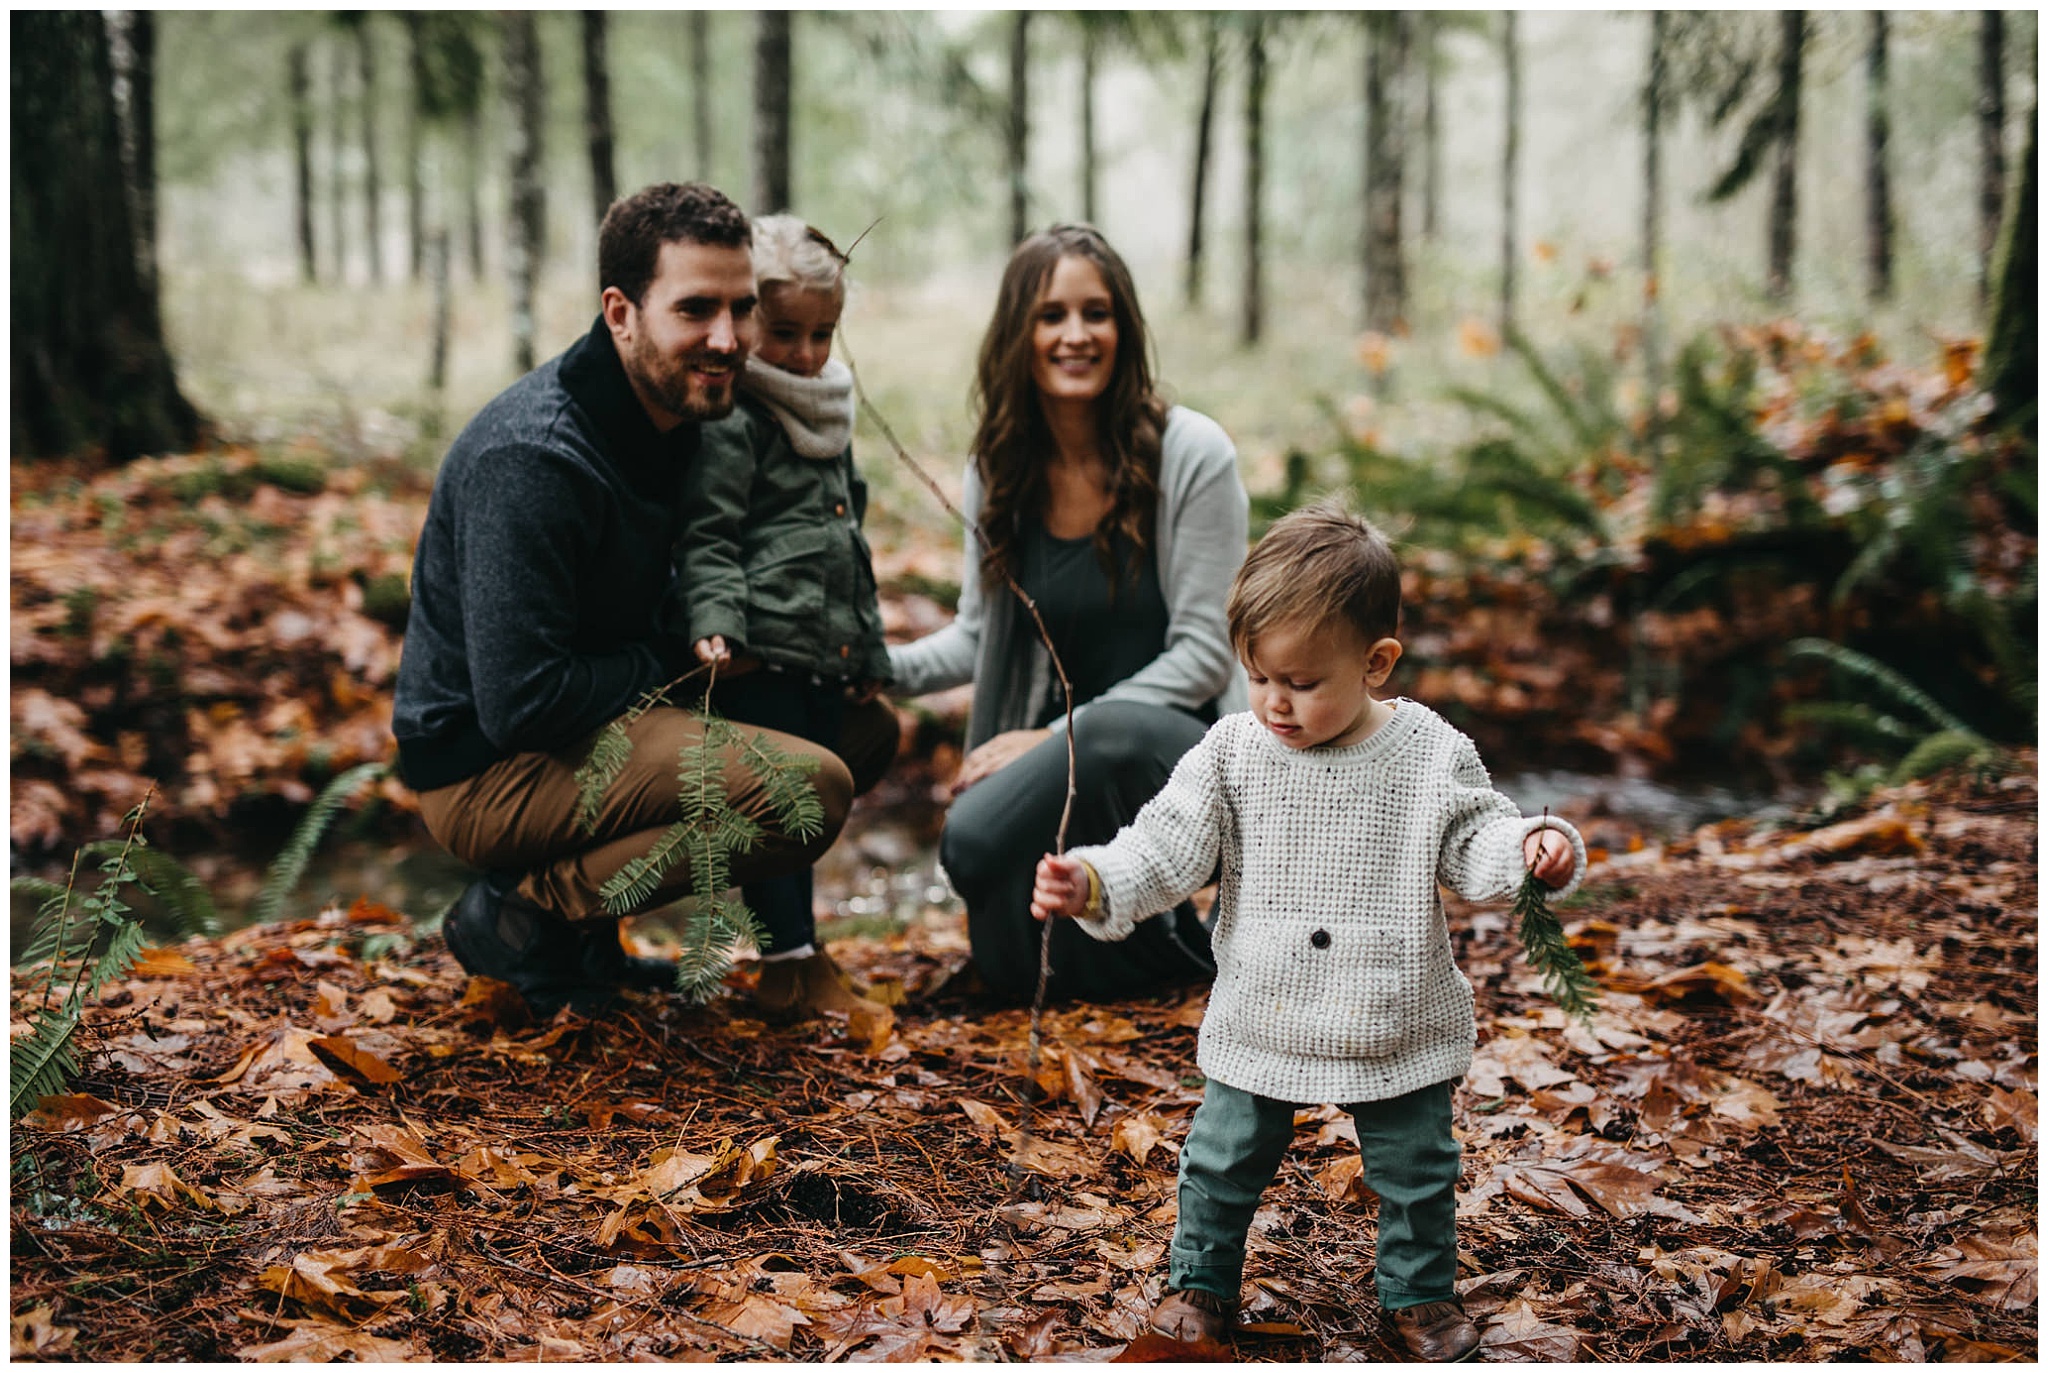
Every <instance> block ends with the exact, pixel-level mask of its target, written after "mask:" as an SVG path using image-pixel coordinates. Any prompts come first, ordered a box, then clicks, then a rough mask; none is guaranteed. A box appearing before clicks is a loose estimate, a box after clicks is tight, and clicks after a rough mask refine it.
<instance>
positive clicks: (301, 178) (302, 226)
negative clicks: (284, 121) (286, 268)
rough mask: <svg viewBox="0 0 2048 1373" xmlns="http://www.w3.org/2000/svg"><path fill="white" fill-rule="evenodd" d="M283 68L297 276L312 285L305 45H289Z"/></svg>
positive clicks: (315, 267)
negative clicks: (289, 128)
mask: <svg viewBox="0 0 2048 1373" xmlns="http://www.w3.org/2000/svg"><path fill="white" fill-rule="evenodd" d="M285 67H286V71H285V87H286V92H285V93H286V98H287V100H288V101H289V103H290V105H291V112H292V114H291V118H292V231H293V236H294V237H295V238H297V240H298V243H299V277H300V279H301V280H303V281H305V282H306V284H307V285H311V284H312V283H313V282H314V280H316V279H317V277H318V276H319V264H318V262H317V260H316V259H315V258H314V256H313V79H312V74H311V73H310V72H308V71H307V69H306V45H305V44H304V43H302V42H300V43H293V44H292V45H291V50H290V51H289V52H288V53H286V55H285Z"/></svg>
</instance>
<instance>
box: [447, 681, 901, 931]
mask: <svg viewBox="0 0 2048 1373" xmlns="http://www.w3.org/2000/svg"><path fill="white" fill-rule="evenodd" d="M740 728H742V729H744V730H745V732H747V733H749V734H753V735H757V736H759V737H760V738H761V739H762V740H763V741H764V742H767V743H771V744H773V745H774V746H775V747H777V748H779V749H781V750H783V751H784V752H786V753H790V754H793V755H796V756H798V757H808V758H815V759H817V760H818V770H817V771H816V772H815V773H813V774H812V776H811V782H812V785H814V786H815V787H816V788H817V790H818V799H819V801H820V802H821V803H823V805H824V809H825V824H824V828H823V829H822V830H821V831H820V832H819V833H818V834H817V835H816V836H815V837H813V838H811V839H809V840H801V841H800V840H797V839H793V838H791V837H790V836H788V835H786V834H784V833H783V832H782V831H781V829H780V828H779V827H778V825H777V823H776V820H775V816H774V814H773V812H772V811H771V810H770V809H769V807H768V798H767V793H766V791H765V790H764V788H763V787H762V786H761V782H760V779H759V778H757V777H756V776H755V775H754V772H753V769H752V768H751V767H750V766H749V765H748V764H747V763H746V761H745V760H744V758H743V757H742V755H741V754H740V753H739V752H738V751H737V750H734V749H727V750H725V751H724V752H725V757H724V763H725V775H724V786H725V794H726V796H727V798H728V800H729V801H730V803H731V805H732V807H733V808H734V809H735V810H737V811H740V812H741V813H742V814H744V815H747V816H749V817H750V818H752V819H753V820H754V821H756V822H757V823H758V824H759V825H760V826H761V828H762V830H763V831H764V833H763V835H762V837H761V838H760V839H759V840H758V841H757V842H756V843H755V845H754V847H753V848H752V849H751V850H749V851H748V852H746V853H744V854H736V855H734V856H733V859H732V882H733V885H734V886H739V885H741V884H742V883H746V882H751V881H754V880H756V879H758V878H762V877H773V876H776V875H778V874H780V873H786V872H793V871H795V870H797V869H798V868H803V867H808V866H810V865H811V864H812V863H815V862H817V861H818V858H819V857H820V856H821V855H823V853H824V852H825V850H827V849H829V848H831V847H832V841H833V840H835V839H837V838H838V837H839V831H840V828H841V827H842V826H844V825H845V823H846V814H847V810H848V808H849V807H850V806H851V805H852V804H853V798H854V796H855V795H856V794H857V793H859V792H863V791H866V790H867V789H868V788H869V787H872V786H873V785H874V784H875V783H876V782H878V781H880V780H881V776H882V773H883V772H884V771H886V770H887V769H888V766H889V763H890V761H891V760H892V759H894V757H895V756H896V742H897V724H896V714H895V711H894V710H893V709H892V708H891V707H890V706H889V704H888V702H886V701H884V700H881V699H879V698H878V699H876V700H874V701H871V702H869V703H868V704H866V705H861V706H848V707H847V711H846V724H845V729H844V732H843V734H842V736H841V740H840V748H839V752H838V753H836V754H835V753H833V752H832V751H830V750H828V749H825V748H821V747H819V746H818V745H816V744H812V743H807V742H805V741H804V740H802V739H798V738H796V737H794V736H792V735H788V734H780V733H777V732H775V731H773V730H765V729H746V727H745V726H740ZM626 732H627V737H628V738H629V739H631V741H632V744H633V751H632V757H631V758H630V760H629V761H628V762H627V764H626V767H625V770H624V771H623V772H621V773H620V775H619V777H618V778H617V780H615V781H614V782H613V783H612V785H611V786H610V787H609V788H608V789H607V790H606V792H605V794H604V798H603V802H602V804H601V805H600V807H599V809H598V812H597V817H596V824H595V826H594V827H593V828H592V829H590V830H586V829H584V828H582V827H580V826H578V825H577V823H576V819H575V816H576V793H577V787H576V769H577V768H579V767H581V766H582V765H583V760H584V759H585V757H587V756H588V754H589V752H590V743H591V739H590V738H586V739H583V740H581V741H579V742H578V743H576V744H575V745H573V746H571V747H568V748H564V749H559V750H556V751H554V752H549V753H519V754H514V755H513V756H512V757H510V758H507V759H505V760H503V761H502V762H498V763H494V764H492V765H491V766H490V767H488V768H486V769H484V770H483V771H482V772H480V773H478V774H476V775H475V776H474V777H466V778H464V779H463V780H462V781H460V782H455V783H451V784H450V785H448V786H445V787H436V788H435V789H434V790H432V791H426V792H421V793H420V798H419V800H420V816H421V818H422V819H423V820H425V821H426V825H427V832H428V833H429V834H431V835H433V836H434V838H435V839H436V840H437V841H438V842H439V843H440V844H441V845H442V846H443V847H444V848H446V849H447V850H448V851H449V852H450V853H452V854H454V855H455V856H456V857H457V858H459V859H461V860H462V861H463V862H465V863H467V864H469V865H470V866H471V867H475V868H481V869H483V870H485V871H511V872H518V873H520V874H522V877H521V879H520V882H519V887H518V890H519V894H520V895H521V896H524V897H526V898H527V899H528V900H530V901H532V902H534V903H535V904H536V905H539V906H542V907H544V908H545V909H547V910H551V911H554V912H556V913H557V914H559V915H563V916H567V917H568V918H569V919H571V920H588V919H592V918H595V917H599V916H603V915H605V914H606V911H605V909H604V898H603V897H602V896H601V895H599V892H600V891H601V890H602V888H603V887H604V884H605V883H606V882H607V881H609V880H610V879H611V878H612V876H613V875H614V874H615V873H617V872H618V871H619V869H621V868H623V867H625V866H626V865H627V864H628V863H630V862H632V861H633V860H634V859H636V858H639V857H640V856H642V855H643V854H645V853H647V852H648V851H649V850H651V849H652V848H653V847H654V845H655V842H656V841H657V840H659V839H660V838H661V836H662V834H663V833H664V832H665V831H666V830H667V829H668V828H669V826H671V825H673V824H675V823H676V821H677V820H679V819H680V818H681V817H682V812H681V807H680V806H679V804H678V802H677V790H678V787H679V786H680V783H679V782H678V780H677V775H676V774H677V772H678V768H679V760H680V758H681V755H682V752H683V750H685V749H694V748H696V747H698V746H699V745H700V744H701V743H702V741H703V737H704V732H703V727H702V726H700V725H699V724H698V723H697V721H696V720H695V718H693V717H692V716H691V715H690V714H689V712H687V711H683V710H676V709H673V708H670V707H666V706H661V707H656V708H655V709H653V710H650V711H648V712H647V713H646V714H645V715H642V716H641V717H640V718H639V719H638V720H635V721H634V722H633V723H632V724H631V725H630V726H628V727H627V731H626ZM594 737H595V736H592V738H594ZM842 758H843V759H844V761H842ZM689 889H690V870H689V864H688V863H687V862H681V863H678V864H677V865H676V866H675V867H674V868H672V869H670V870H669V872H668V873H667V875H666V876H665V877H664V878H663V879H662V883H661V886H660V887H659V888H658V889H657V890H656V892H655V894H654V895H653V896H652V897H651V898H650V899H649V900H648V901H647V902H646V903H645V904H646V906H647V907H648V908H652V907H655V906H659V905H662V904H664V903H666V902H669V901H673V900H675V899H677V898H678V897H681V896H683V895H686V894H687V893H688V892H689Z"/></svg>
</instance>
